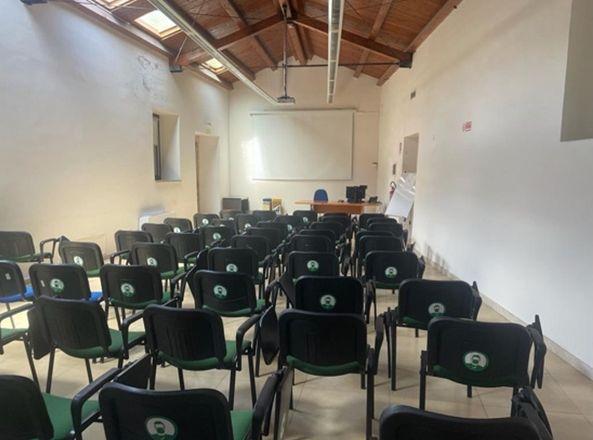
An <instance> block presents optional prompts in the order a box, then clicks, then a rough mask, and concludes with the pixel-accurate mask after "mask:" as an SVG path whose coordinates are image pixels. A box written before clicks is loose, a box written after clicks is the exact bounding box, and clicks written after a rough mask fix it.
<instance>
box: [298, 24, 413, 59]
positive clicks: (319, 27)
mask: <svg viewBox="0 0 593 440" xmlns="http://www.w3.org/2000/svg"><path fill="white" fill-rule="evenodd" d="M293 21H294V22H295V23H297V24H299V25H300V26H304V27H306V28H308V29H311V30H313V31H316V32H320V33H322V34H327V23H325V22H323V21H320V20H317V19H315V18H311V17H307V16H306V15H299V16H297V17H296V18H293ZM342 40H344V41H347V42H348V43H350V44H353V45H355V46H358V47H361V48H363V49H367V50H369V51H370V52H373V53H376V54H378V55H382V56H384V57H387V58H393V59H397V60H399V61H400V62H402V63H409V62H411V61H412V54H411V53H410V52H404V51H401V50H399V49H394V48H393V47H390V46H386V45H385V44H381V43H378V42H376V41H373V40H371V39H369V38H364V37H361V36H360V35H358V34H355V33H353V32H349V31H347V30H345V29H343V30H342Z"/></svg>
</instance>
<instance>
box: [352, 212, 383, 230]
mask: <svg viewBox="0 0 593 440" xmlns="http://www.w3.org/2000/svg"><path fill="white" fill-rule="evenodd" d="M376 218H386V217H385V214H381V213H378V212H365V213H363V214H360V215H359V216H358V227H359V228H360V229H365V228H366V227H367V223H368V221H369V220H371V219H376Z"/></svg>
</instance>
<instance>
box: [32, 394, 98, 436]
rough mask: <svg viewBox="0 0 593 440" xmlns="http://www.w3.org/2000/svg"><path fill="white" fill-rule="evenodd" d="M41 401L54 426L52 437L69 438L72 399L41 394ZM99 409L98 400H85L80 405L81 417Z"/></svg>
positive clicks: (71, 424)
mask: <svg viewBox="0 0 593 440" xmlns="http://www.w3.org/2000/svg"><path fill="white" fill-rule="evenodd" d="M43 401H44V402H45V406H46V408H47V412H48V414H49V418H50V420H51V423H52V425H53V427H54V437H53V438H54V439H55V440H61V439H66V438H70V431H72V429H73V426H74V425H73V423H72V413H71V410H70V405H71V404H72V401H71V400H70V399H68V398H66V397H60V396H54V395H51V394H43ZM97 411H99V402H96V401H94V400H89V401H87V402H86V403H85V404H84V406H83V407H82V419H83V420H84V419H85V418H86V417H88V416H89V415H91V414H93V413H94V412H97Z"/></svg>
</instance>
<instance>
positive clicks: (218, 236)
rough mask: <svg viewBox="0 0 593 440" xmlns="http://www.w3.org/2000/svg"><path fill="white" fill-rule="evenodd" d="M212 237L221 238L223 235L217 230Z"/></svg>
mask: <svg viewBox="0 0 593 440" xmlns="http://www.w3.org/2000/svg"><path fill="white" fill-rule="evenodd" d="M212 238H213V239H214V240H220V239H221V238H222V235H220V234H219V233H218V232H215V233H214V234H212Z"/></svg>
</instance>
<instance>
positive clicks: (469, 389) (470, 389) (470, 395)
mask: <svg viewBox="0 0 593 440" xmlns="http://www.w3.org/2000/svg"><path fill="white" fill-rule="evenodd" d="M467 397H469V398H470V399H471V398H472V397H473V393H472V386H471V385H468V386H467Z"/></svg>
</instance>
